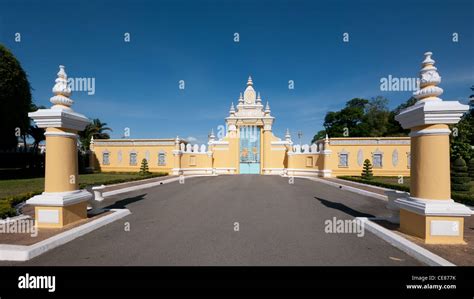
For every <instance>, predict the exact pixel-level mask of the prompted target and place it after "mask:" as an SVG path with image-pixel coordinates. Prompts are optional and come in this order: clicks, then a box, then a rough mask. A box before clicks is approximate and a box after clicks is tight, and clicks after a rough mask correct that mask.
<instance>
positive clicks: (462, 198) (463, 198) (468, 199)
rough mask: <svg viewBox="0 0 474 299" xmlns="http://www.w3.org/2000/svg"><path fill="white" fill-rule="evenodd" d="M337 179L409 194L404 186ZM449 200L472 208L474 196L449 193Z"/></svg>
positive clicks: (353, 178)
mask: <svg viewBox="0 0 474 299" xmlns="http://www.w3.org/2000/svg"><path fill="white" fill-rule="evenodd" d="M338 178H339V179H343V180H347V181H353V182H357V183H363V184H367V185H374V186H378V187H383V188H388V189H394V190H400V191H405V192H410V187H408V186H405V185H401V184H400V185H399V184H390V183H384V182H377V181H374V180H370V181H369V180H364V179H361V178H359V177H353V176H338ZM451 198H452V199H453V200H454V201H457V202H460V203H463V204H467V205H470V206H474V194H472V193H471V194H466V193H458V192H451Z"/></svg>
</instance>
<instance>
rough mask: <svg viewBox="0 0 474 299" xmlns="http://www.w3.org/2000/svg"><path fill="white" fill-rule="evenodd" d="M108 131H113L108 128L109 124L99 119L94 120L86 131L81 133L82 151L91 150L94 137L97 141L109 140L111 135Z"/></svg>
mask: <svg viewBox="0 0 474 299" xmlns="http://www.w3.org/2000/svg"><path fill="white" fill-rule="evenodd" d="M106 131H112V129H111V128H109V127H107V123H103V122H101V121H100V119H98V118H95V119H93V120H92V122H91V123H90V124H88V125H87V127H86V128H85V129H84V131H81V132H79V139H80V142H81V145H82V149H83V150H89V148H90V143H91V138H92V136H94V138H96V139H109V138H110V135H109V133H107V132H106Z"/></svg>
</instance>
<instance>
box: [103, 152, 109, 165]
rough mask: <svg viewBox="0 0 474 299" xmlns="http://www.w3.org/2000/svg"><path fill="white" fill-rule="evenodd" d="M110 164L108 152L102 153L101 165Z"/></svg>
mask: <svg viewBox="0 0 474 299" xmlns="http://www.w3.org/2000/svg"><path fill="white" fill-rule="evenodd" d="M109 164H110V153H109V152H108V151H106V152H103V153H102V165H109Z"/></svg>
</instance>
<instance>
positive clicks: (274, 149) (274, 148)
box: [270, 147, 286, 151]
mask: <svg viewBox="0 0 474 299" xmlns="http://www.w3.org/2000/svg"><path fill="white" fill-rule="evenodd" d="M270 150H272V151H286V147H272V148H270Z"/></svg>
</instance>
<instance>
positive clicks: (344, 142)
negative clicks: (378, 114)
mask: <svg viewBox="0 0 474 299" xmlns="http://www.w3.org/2000/svg"><path fill="white" fill-rule="evenodd" d="M329 144H330V145H397V144H398V145H402V144H410V138H408V137H406V138H403V139H384V138H373V139H359V138H357V137H352V139H336V140H334V139H330V142H329Z"/></svg>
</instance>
